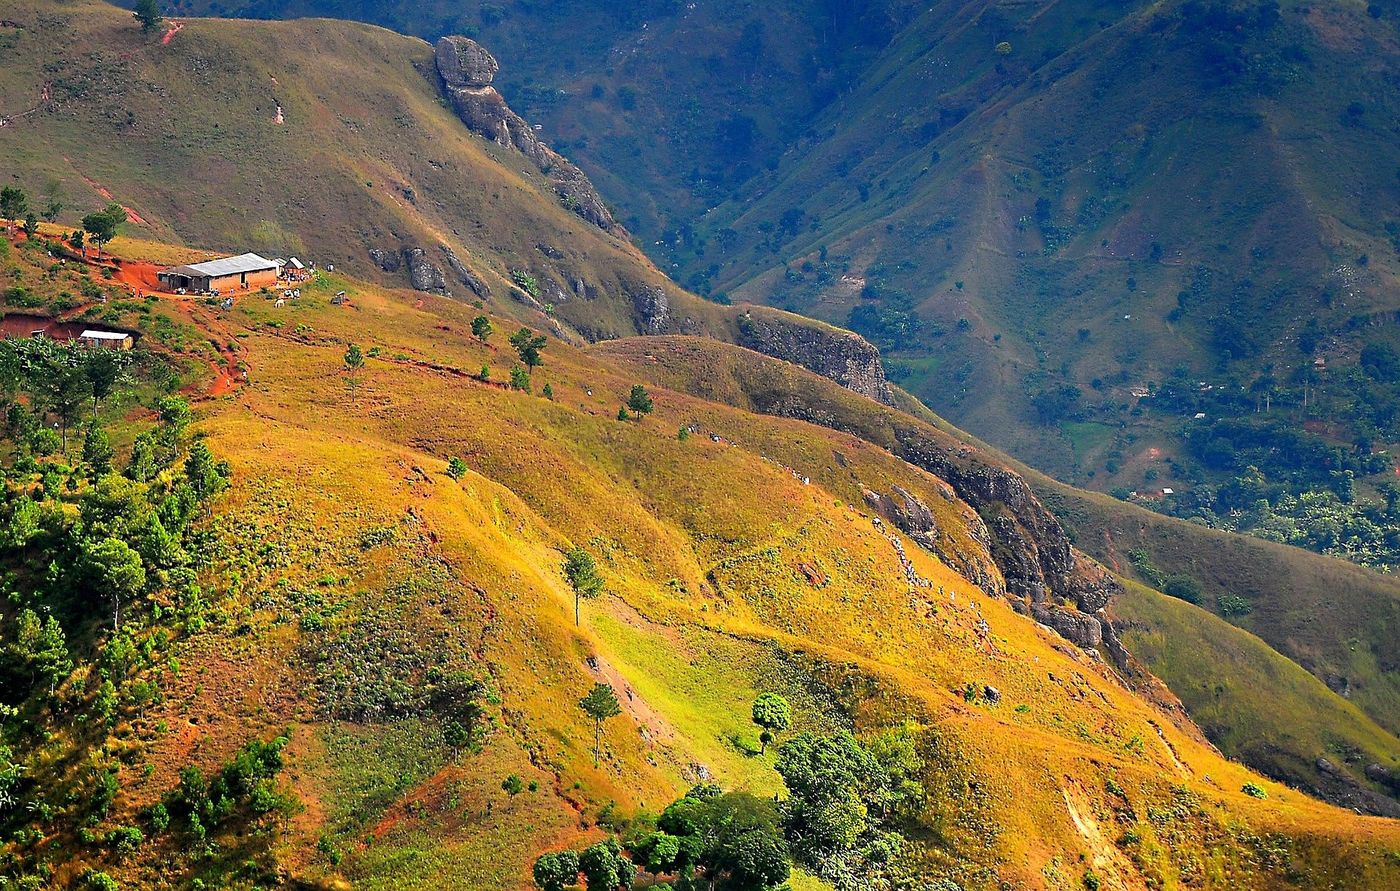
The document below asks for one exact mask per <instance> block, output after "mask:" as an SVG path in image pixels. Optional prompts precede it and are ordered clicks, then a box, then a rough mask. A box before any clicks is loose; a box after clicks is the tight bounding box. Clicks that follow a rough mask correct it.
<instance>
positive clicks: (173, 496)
mask: <svg viewBox="0 0 1400 891" xmlns="http://www.w3.org/2000/svg"><path fill="white" fill-rule="evenodd" d="M133 367H134V366H133V365H132V357H131V355H130V354H126V353H118V352H115V351H106V350H87V349H83V348H81V347H77V346H72V345H61V344H57V343H53V342H51V341H46V340H38V339H33V340H6V341H3V342H0V390H2V391H3V399H4V417H5V425H4V440H3V444H0V456H3V464H2V465H0V473H3V479H4V481H5V483H6V485H5V492H4V500H3V504H0V582H2V583H3V585H4V588H5V591H6V592H7V594H8V596H7V600H6V602H5V603H4V605H3V606H0V718H3V720H4V724H3V737H0V739H3V743H0V838H2V839H3V840H5V841H10V842H15V843H16V844H17V847H15V848H14V849H13V850H14V851H16V852H20V853H16V854H14V855H11V858H10V859H9V860H8V861H7V862H6V863H5V864H4V875H6V876H8V877H10V878H14V879H16V880H19V878H20V877H22V876H25V875H29V874H30V870H31V869H33V868H36V864H38V863H39V862H40V861H39V860H38V859H33V857H31V855H37V854H38V853H39V852H38V850H37V849H36V850H32V851H31V852H30V854H24V853H22V852H24V851H25V850H26V849H28V847H29V846H28V845H27V844H26V841H25V840H27V839H28V840H32V839H38V838H42V837H44V836H46V835H52V834H54V833H63V832H71V831H73V829H74V828H75V827H77V836H78V840H79V842H80V843H82V844H83V845H85V846H88V848H89V849H88V850H86V851H85V852H84V854H83V856H84V857H86V858H88V859H97V860H101V859H103V858H106V857H111V858H116V859H121V858H123V857H127V856H130V855H131V853H132V852H133V851H134V850H135V849H137V848H138V847H140V846H142V845H143V844H145V843H146V842H147V841H148V840H149V838H150V837H152V836H156V835H159V834H160V833H162V832H164V831H166V829H167V828H168V827H169V826H171V819H170V818H171V815H172V814H173V815H175V816H176V817H177V818H178V821H177V822H178V824H179V826H180V827H181V831H182V832H187V833H189V834H190V838H191V844H192V845H194V848H192V850H197V851H210V852H212V851H213V846H212V842H210V841H209V839H208V835H207V833H208V832H209V831H212V830H213V829H215V828H217V827H219V826H221V825H224V824H225V823H227V822H228V821H229V820H231V819H232V818H233V817H234V816H235V815H238V819H239V820H240V821H242V822H240V823H239V825H244V826H246V825H248V821H253V820H257V819H259V818H260V817H261V816H262V815H264V814H267V813H269V812H271V811H273V810H279V811H282V812H284V813H285V812H286V811H287V810H288V809H289V808H291V807H293V806H294V802H292V801H291V800H290V799H287V798H286V797H285V796H283V795H282V793H280V792H278V791H277V790H276V789H275V787H274V785H273V778H274V777H275V775H276V773H277V771H278V770H280V768H281V766H282V761H281V757H280V752H281V749H282V746H283V745H284V744H285V740H277V741H274V742H272V743H268V744H261V743H252V744H249V746H248V747H246V748H245V749H244V750H243V751H242V752H241V753H240V754H239V755H238V756H237V757H235V758H234V760H233V761H232V762H230V763H229V764H228V765H227V766H226V767H225V768H224V769H223V770H222V771H220V772H219V773H218V774H217V775H216V776H214V777H212V778H205V777H203V776H202V775H200V774H199V773H198V772H197V771H193V770H192V769H191V770H190V771H187V775H185V776H184V777H183V779H182V784H181V789H180V790H178V791H177V792H173V793H171V795H170V796H169V797H168V800H167V801H166V802H165V803H163V804H162V805H161V806H159V807H158V808H153V809H152V810H151V812H150V813H149V815H148V821H147V823H146V825H145V828H144V829H143V828H141V827H137V826H131V825H111V826H109V827H108V828H107V829H105V830H103V831H98V827H100V826H101V825H102V824H103V822H104V821H106V820H108V818H109V816H110V815H111V813H112V812H113V808H114V804H115V801H116V798H117V796H118V794H119V793H120V791H121V789H120V786H119V782H118V779H117V777H118V770H117V766H116V763H115V762H113V761H111V759H110V755H109V750H108V748H107V740H108V738H109V735H110V734H112V733H113V732H115V731H116V729H117V728H118V725H120V724H122V723H124V722H133V721H136V722H139V721H142V720H143V719H144V715H145V713H146V710H147V709H148V708H149V707H151V706H152V705H155V704H157V703H159V702H160V701H161V700H162V698H163V695H164V693H163V690H164V687H165V686H166V684H167V682H168V681H169V680H170V678H171V677H173V676H174V674H175V673H176V672H178V661H177V660H176V659H175V658H174V657H173V655H172V646H173V644H174V642H175V641H176V640H177V639H179V638H182V637H186V636H189V635H193V634H196V633H198V632H199V631H200V630H201V629H202V628H203V627H204V625H205V623H206V616H207V613H208V610H209V601H208V598H207V596H206V593H205V589H204V587H203V586H202V585H201V584H200V581H199V579H200V576H201V573H202V572H203V571H204V570H205V569H207V568H208V566H209V561H210V559H211V557H212V553H211V549H210V547H209V542H208V541H207V539H206V538H205V533H204V532H203V531H202V528H201V526H202V522H201V521H202V520H203V518H204V517H205V516H206V514H207V510H208V506H209V504H210V503H211V501H212V500H213V499H214V498H216V497H217V496H218V495H219V494H220V493H221V492H222V491H223V490H224V489H225V488H226V487H227V486H228V477H229V470H228V467H227V465H225V464H224V463H222V462H220V461H218V460H217V459H216V458H215V457H214V456H213V455H212V454H211V452H210V450H209V448H208V447H207V445H206V444H205V443H204V442H203V441H202V440H195V441H194V442H193V443H190V442H189V441H188V438H187V435H186V434H187V427H188V424H189V420H190V410H189V406H188V405H187V404H185V402H184V400H182V399H179V398H178V397H173V396H159V395H157V396H154V397H152V399H153V401H154V403H155V404H154V406H153V408H154V414H155V415H156V417H157V421H156V423H155V425H154V426H151V427H149V428H148V429H144V430H141V431H140V432H138V433H136V435H135V437H134V440H131V445H130V449H129V451H127V457H126V460H125V462H124V463H123V462H122V461H121V460H120V459H119V450H118V449H117V448H115V447H114V445H113V439H114V438H116V435H117V434H116V432H115V428H114V427H113V426H112V422H111V421H109V420H108V419H106V418H105V417H104V416H105V415H106V414H107V413H106V411H105V409H106V407H107V402H108V401H109V400H111V399H113V397H120V399H119V401H121V402H126V401H128V400H129V399H130V392H132V391H144V390H146V383H145V382H144V381H143V380H141V379H138V378H137V377H136V376H134V375H133V374H132V370H133ZM86 411H91V413H92V416H91V419H90V420H89V421H88V424H87V432H86V435H85V437H84V442H83V446H82V450H81V460H80V461H72V460H71V457H70V450H71V445H70V444H69V443H68V442H66V440H67V436H66V431H67V428H68V427H69V425H70V424H71V423H73V422H74V420H75V419H76V417H77V416H78V414H79V413H80V412H86ZM54 426H57V427H58V428H59V430H61V431H63V433H62V434H61V435H54V431H53V427H54ZM45 434H47V436H46V435H45ZM121 435H122V438H123V439H126V437H128V436H129V435H130V432H129V430H128V429H127V428H122V432H121ZM120 451H125V450H120ZM73 457H76V456H73ZM70 462H71V463H70ZM118 470H120V472H118ZM59 715H62V716H65V717H64V720H63V721H62V722H59V723H54V721H55V718H56V717H57V716H59ZM56 733H67V734H70V735H71V737H72V738H71V741H70V744H71V745H72V746H73V747H74V748H75V751H76V753H78V754H79V755H80V756H81V757H82V758H84V759H86V761H87V762H88V763H90V764H91V765H94V766H93V767H92V768H91V769H85V770H82V771H78V772H77V773H76V774H74V775H72V776H67V777H52V776H49V775H48V771H47V770H46V769H45V768H44V762H43V760H42V759H43V757H44V754H43V753H44V751H45V748H44V746H43V745H42V743H44V742H46V741H50V740H53V739H54V735H55V734H56ZM19 753H23V754H19ZM101 874H102V873H100V872H94V873H93V875H101ZM93 881H97V883H98V885H100V884H101V881H100V880H95V879H90V880H89V884H92V882H93ZM94 887H96V885H95V886H94Z"/></svg>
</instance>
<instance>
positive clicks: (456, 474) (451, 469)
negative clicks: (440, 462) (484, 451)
mask: <svg viewBox="0 0 1400 891" xmlns="http://www.w3.org/2000/svg"><path fill="white" fill-rule="evenodd" d="M447 475H448V476H450V477H452V478H453V479H454V480H459V479H461V478H462V477H464V476H466V475H467V462H465V461H463V460H462V459H461V458H458V457H457V456H456V455H453V456H452V457H451V458H448V459H447Z"/></svg>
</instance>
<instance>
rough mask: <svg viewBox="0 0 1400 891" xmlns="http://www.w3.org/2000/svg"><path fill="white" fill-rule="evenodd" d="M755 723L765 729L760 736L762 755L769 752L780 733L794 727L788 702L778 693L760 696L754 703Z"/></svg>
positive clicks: (760, 752) (760, 751)
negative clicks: (769, 745)
mask: <svg viewBox="0 0 1400 891" xmlns="http://www.w3.org/2000/svg"><path fill="white" fill-rule="evenodd" d="M753 722H754V723H755V724H757V725H758V726H759V727H761V728H763V729H762V731H761V732H760V733H759V734H758V742H759V745H760V746H761V747H762V748H761V749H760V750H759V754H760V755H761V754H764V753H765V752H767V751H768V744H769V743H771V742H773V740H775V739H777V736H778V734H779V733H781V732H782V731H784V730H786V729H788V728H789V727H791V726H792V710H791V709H790V708H788V701H787V700H786V699H784V698H783V697H781V696H779V695H778V694H777V693H764V694H762V695H760V696H759V697H758V698H757V699H755V700H754V701H753Z"/></svg>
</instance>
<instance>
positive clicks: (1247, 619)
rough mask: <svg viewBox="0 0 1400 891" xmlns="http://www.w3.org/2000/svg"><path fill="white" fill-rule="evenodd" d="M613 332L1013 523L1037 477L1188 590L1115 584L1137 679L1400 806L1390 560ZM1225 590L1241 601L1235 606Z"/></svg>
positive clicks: (1265, 755)
mask: <svg viewBox="0 0 1400 891" xmlns="http://www.w3.org/2000/svg"><path fill="white" fill-rule="evenodd" d="M662 343H664V344H665V346H664V347H663V346H662V345H661V344H662ZM598 349H600V350H602V351H604V352H605V353H607V354H608V355H610V356H613V357H615V358H616V359H618V360H619V361H624V362H627V363H629V364H631V365H632V367H634V368H635V369H636V370H637V372H638V373H639V374H643V375H646V376H647V377H648V378H649V379H651V380H655V381H657V382H659V383H665V384H666V385H668V386H671V387H675V388H678V389H685V390H688V391H692V392H696V393H698V394H701V395H703V396H705V397H707V398H711V399H716V400H719V401H722V402H725V403H727V404H731V405H738V406H741V407H744V408H746V409H749V410H752V411H758V412H762V413H765V414H772V415H778V416H783V417H798V418H802V419H804V420H807V421H810V422H812V423H817V424H821V425H823V426H826V427H830V428H832V429H835V430H839V431H841V432H843V433H847V434H849V435H852V436H855V437H858V438H859V439H861V440H863V441H866V442H871V443H874V444H876V445H879V446H881V447H883V448H886V449H889V450H890V451H892V452H893V453H895V454H897V455H900V456H901V457H903V458H905V460H909V461H912V462H915V463H918V464H921V465H922V466H925V467H938V468H939V473H940V474H941V475H942V476H943V477H944V478H946V479H948V480H950V481H952V482H954V484H955V486H956V485H958V484H959V483H961V484H962V485H963V486H964V487H965V488H964V491H967V495H966V496H965V497H967V498H969V500H970V501H971V503H972V504H973V506H974V507H976V509H977V510H978V512H979V514H980V515H982V516H983V517H984V518H988V520H989V524H990V527H991V528H993V529H997V528H1002V527H1001V526H1000V524H999V522H998V520H997V517H998V515H999V514H1003V512H1004V511H1005V510H1006V505H1008V504H1012V505H1014V504H1023V503H1025V502H1026V501H1027V500H1029V498H1030V496H1029V492H1030V491H1031V490H1032V489H1033V491H1035V492H1036V494H1037V495H1038V496H1039V497H1040V498H1043V499H1044V503H1045V504H1046V505H1047V506H1048V507H1049V508H1050V509H1052V510H1053V511H1054V512H1055V514H1056V516H1057V518H1058V519H1059V521H1060V522H1063V523H1064V526H1065V530H1066V533H1067V535H1068V536H1069V537H1071V539H1072V540H1073V541H1074V542H1075V543H1076V548H1083V549H1084V550H1085V551H1087V552H1088V553H1090V554H1092V555H1094V556H1095V557H1097V558H1098V559H1099V560H1101V561H1102V563H1103V565H1104V566H1107V567H1110V568H1111V569H1113V570H1114V571H1116V572H1121V573H1124V574H1132V575H1136V576H1137V577H1138V578H1141V579H1143V580H1144V581H1145V582H1147V583H1148V584H1151V585H1155V586H1158V587H1162V588H1164V589H1166V590H1171V591H1174V592H1177V596H1176V597H1174V598H1166V597H1165V595H1162V594H1160V593H1157V592H1155V591H1145V590H1143V588H1142V587H1141V586H1140V585H1136V586H1135V585H1132V584H1130V585H1129V586H1128V588H1127V591H1126V592H1123V591H1119V590H1117V589H1116V587H1115V589H1114V593H1113V594H1112V596H1111V597H1110V598H1109V600H1108V601H1107V603H1108V605H1107V609H1106V611H1105V614H1096V619H1097V624H1098V625H1099V626H1101V627H1102V629H1103V635H1102V637H1101V639H1095V638H1091V640H1092V642H1093V645H1094V646H1096V647H1102V648H1103V649H1104V650H1105V651H1106V652H1109V653H1111V654H1116V655H1115V656H1114V658H1115V659H1116V660H1117V661H1118V664H1119V667H1120V669H1121V670H1122V671H1123V673H1124V675H1125V676H1126V677H1127V678H1128V679H1129V680H1130V682H1132V681H1133V679H1134V678H1137V679H1138V681H1140V682H1141V686H1140V687H1139V689H1140V690H1141V691H1142V692H1143V693H1145V694H1148V695H1151V694H1152V693H1153V692H1154V690H1155V689H1156V686H1155V685H1156V683H1157V681H1156V678H1154V677H1151V676H1150V675H1147V674H1146V673H1143V672H1140V671H1139V669H1140V667H1141V666H1140V665H1138V664H1136V663H1135V661H1134V660H1141V661H1142V663H1145V664H1146V666H1147V667H1148V668H1149V669H1151V671H1152V672H1153V673H1155V674H1156V675H1157V676H1159V677H1160V678H1161V680H1163V681H1165V682H1166V683H1167V685H1168V687H1169V688H1170V689H1171V691H1172V693H1173V694H1175V695H1176V696H1178V697H1180V699H1181V701H1182V703H1183V704H1184V705H1185V707H1186V711H1187V712H1188V713H1190V714H1191V715H1192V716H1193V718H1195V719H1197V720H1198V721H1199V722H1200V724H1201V725H1202V726H1203V729H1204V730H1205V732H1206V734H1207V736H1208V737H1209V738H1210V739H1211V741H1212V742H1214V743H1215V744H1216V745H1218V746H1220V747H1221V748H1222V749H1223V750H1224V751H1225V752H1226V753H1227V754H1229V755H1230V756H1232V757H1236V758H1241V759H1244V760H1246V761H1247V762H1248V763H1250V764H1251V765H1252V766H1254V767H1256V768H1257V769H1259V770H1263V771H1265V772H1268V773H1269V774H1270V775H1273V776H1275V777H1278V778H1280V779H1282V780H1285V781H1287V782H1289V783H1291V784H1294V785H1297V786H1300V787H1302V788H1307V789H1310V790H1312V791H1313V792H1314V793H1315V794H1321V795H1326V796H1329V797H1332V798H1334V800H1337V801H1345V802H1348V803H1349V804H1350V805H1351V806H1356V807H1359V808H1363V809H1367V810H1371V811H1374V812H1376V813H1385V814H1390V813H1395V812H1397V809H1400V805H1398V804H1397V802H1396V800H1395V796H1396V793H1397V787H1396V780H1395V777H1396V776H1397V775H1398V774H1397V771H1396V766H1397V765H1396V764H1395V763H1394V762H1395V755H1394V754H1393V752H1394V751H1395V749H1396V746H1397V740H1396V737H1395V733H1396V730H1395V726H1394V720H1395V711H1394V708H1393V706H1392V703H1393V701H1394V696H1395V685H1396V682H1397V681H1396V672H1395V669H1394V665H1393V661H1394V658H1395V655H1394V647H1395V641H1394V639H1393V636H1392V635H1390V634H1389V633H1388V630H1387V629H1389V628H1390V627H1392V625H1393V623H1394V616H1395V611H1396V609H1397V608H1400V592H1397V589H1396V585H1395V583H1394V582H1393V581H1392V580H1391V578H1390V577H1389V576H1387V575H1381V574H1378V573H1374V572H1370V571H1367V570H1364V569H1361V568H1359V567H1355V566H1352V565H1350V564H1348V563H1345V562H1342V561H1338V560H1334V559H1329V558H1326V557H1321V556H1318V555H1312V554H1307V553H1305V552H1302V551H1298V550H1296V549H1293V548H1286V547H1282V546H1279V545H1270V544H1266V543H1264V542H1258V541H1254V540H1252V539H1249V538H1246V537H1243V536H1239V535H1229V534H1227V533H1221V532H1214V531H1212V530H1208V529H1202V528H1200V527H1198V526H1195V525H1193V524H1188V523H1183V522H1181V521H1179V520H1171V519H1167V518H1163V517H1160V516H1157V515H1156V514H1153V513H1150V512H1148V511H1144V510H1142V509H1141V508H1136V507H1132V506H1130V505H1124V504H1121V503H1119V502H1117V501H1115V500H1113V499H1111V498H1108V497H1107V496H1103V495H1097V494H1094V493H1089V492H1082V491H1079V490H1075V489H1073V488H1071V487H1069V486H1065V485H1064V484H1061V483H1056V482H1054V481H1052V480H1050V479H1048V478H1046V477H1045V476H1043V475H1041V474H1038V473H1036V472H1035V471H1032V470H1030V469H1029V468H1025V467H1023V466H1020V465H1016V464H1015V463H1014V462H1011V461H1010V460H1009V459H1004V458H1000V457H999V456H997V454H996V453H995V452H994V451H993V450H991V449H990V448H988V447H986V446H984V445H982V444H981V443H979V442H977V441H976V440H975V439H974V438H972V437H970V436H968V435H967V434H965V433H963V432H962V431H959V430H957V429H956V428H953V427H951V426H950V425H948V424H947V423H946V422H944V421H942V420H941V419H940V418H938V417H937V416H935V415H933V414H932V413H930V412H929V411H928V410H927V409H925V408H923V407H922V406H920V405H918V404H917V403H916V402H914V401H913V400H912V399H909V398H908V396H907V395H906V394H903V393H901V392H898V391H897V392H896V394H895V402H896V403H897V404H898V405H900V406H902V407H903V409H904V410H903V411H900V410H897V409H894V408H890V407H887V406H881V405H876V404H874V403H870V402H869V401H867V400H860V399H858V398H854V397H852V396H851V395H850V394H848V393H846V392H843V391H842V390H841V389H839V388H836V387H834V386H832V385H831V384H830V383H829V382H827V381H823V380H821V379H819V378H817V377H815V376H813V375H810V374H805V373H803V372H802V371H801V370H800V369H796V368H792V367H790V366H785V365H783V364H780V363H775V362H773V361H772V360H770V359H767V358H764V357H760V356H757V355H754V354H751V353H745V352H744V351H742V350H738V349H736V348H734V347H732V346H727V345H723V344H717V343H712V342H705V341H700V340H694V339H680V340H675V339H671V338H665V339H663V340H662V341H661V342H657V341H643V340H635V339H634V340H623V341H617V342H613V343H609V344H604V345H601V346H600V347H599V348H598ZM1013 468H1014V469H1013ZM1003 474H1004V476H1002V475H1003ZM1017 474H1021V475H1023V476H1017ZM999 478H1000V479H1004V480H1008V481H1009V480H1012V479H1015V480H1017V482H1018V483H1019V480H1020V479H1024V480H1025V481H1026V482H1027V483H1029V484H1030V488H1028V489H1026V490H1025V491H1024V492H1018V491H1017V490H1016V488H1015V486H1010V487H1007V486H1005V485H996V484H994V483H990V481H991V480H996V479H999ZM979 496H980V497H979ZM1010 528H1012V529H1014V528H1016V527H1015V526H1012V527H1010ZM1036 540H1037V541H1043V539H1042V538H1040V537H1037V538H1036ZM1008 545H1010V546H1011V547H1010V548H1008ZM1014 545H1015V537H1014V536H1012V537H1010V538H1005V539H1003V540H1002V541H1001V542H999V543H998V545H996V546H994V553H1000V554H1001V555H1002V562H1003V563H1004V564H1005V565H1007V566H1009V567H1011V570H1010V572H1009V573H1007V575H1008V576H1009V577H1010V578H1015V577H1016V575H1017V571H1016V567H1017V566H1021V565H1024V563H1023V562H1022V561H1018V560H1015V559H1010V560H1008V559H1007V551H1008V550H1014ZM1128 555H1133V557H1135V558H1136V559H1132V558H1130V557H1129V556H1128ZM1010 578H1008V582H1009V581H1010ZM1049 587H1050V589H1051V590H1054V591H1056V592H1062V591H1063V588H1061V587H1059V586H1055V585H1053V584H1052V585H1050V586H1049ZM1007 588H1008V589H1010V590H1012V591H1015V590H1016V588H1017V586H1016V585H1014V584H1008V585H1007ZM1022 590H1024V588H1022ZM1191 590H1194V592H1195V596H1191V595H1190V594H1189V593H1187V592H1188V591H1191ZM1183 597H1190V600H1191V603H1187V602H1183V600H1182V598H1183ZM1032 601H1034V596H1032ZM1014 602H1015V601H1014V599H1013V603H1014ZM1192 604H1199V605H1200V607H1198V606H1196V605H1192ZM1222 604H1225V605H1232V604H1237V605H1236V606H1235V608H1234V609H1233V610H1225V609H1222ZM1201 607H1204V608H1205V609H1209V610H1213V611H1214V612H1215V613H1217V614H1218V615H1220V616H1223V617H1228V619H1229V622H1232V623H1235V625H1238V626H1243V628H1245V629H1248V630H1247V631H1242V630H1240V628H1239V627H1234V626H1232V625H1231V624H1229V623H1227V622H1223V621H1221V619H1220V618H1217V616H1215V615H1211V614H1209V613H1207V612H1205V611H1203V609H1202V608H1201ZM1022 608H1023V609H1025V607H1022ZM1029 611H1030V612H1031V615H1032V616H1033V617H1034V618H1035V619H1037V621H1040V622H1045V623H1047V624H1050V625H1053V626H1055V627H1058V628H1060V629H1061V631H1062V633H1066V634H1067V635H1069V636H1071V637H1074V636H1076V635H1080V634H1083V632H1084V624H1083V621H1082V615H1079V614H1076V613H1075V612H1070V613H1061V614H1055V613H1051V612H1047V611H1046V610H1045V608H1044V606H1043V605H1042V606H1040V607H1037V606H1036V605H1035V604H1034V603H1032V605H1031V606H1030V608H1029ZM1091 628H1092V626H1091ZM1249 632H1253V634H1257V635H1259V637H1261V638H1263V640H1264V641H1265V642H1266V643H1267V645H1265V644H1261V643H1260V641H1259V640H1257V639H1255V638H1254V637H1252V635H1251V634H1250V633H1249ZM1091 633H1092V632H1091ZM1081 640H1082V638H1081ZM1120 646H1121V651H1120V650H1119V647H1120ZM1123 651H1126V653H1127V654H1128V657H1130V658H1124V657H1123ZM1290 660H1292V661H1290ZM1300 666H1302V667H1300ZM1304 668H1306V671H1304ZM1307 672H1311V673H1312V675H1313V676H1312V677H1309V676H1308V673H1307ZM1329 687H1330V689H1329ZM1347 700H1351V701H1350V702H1348V701H1347Z"/></svg>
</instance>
